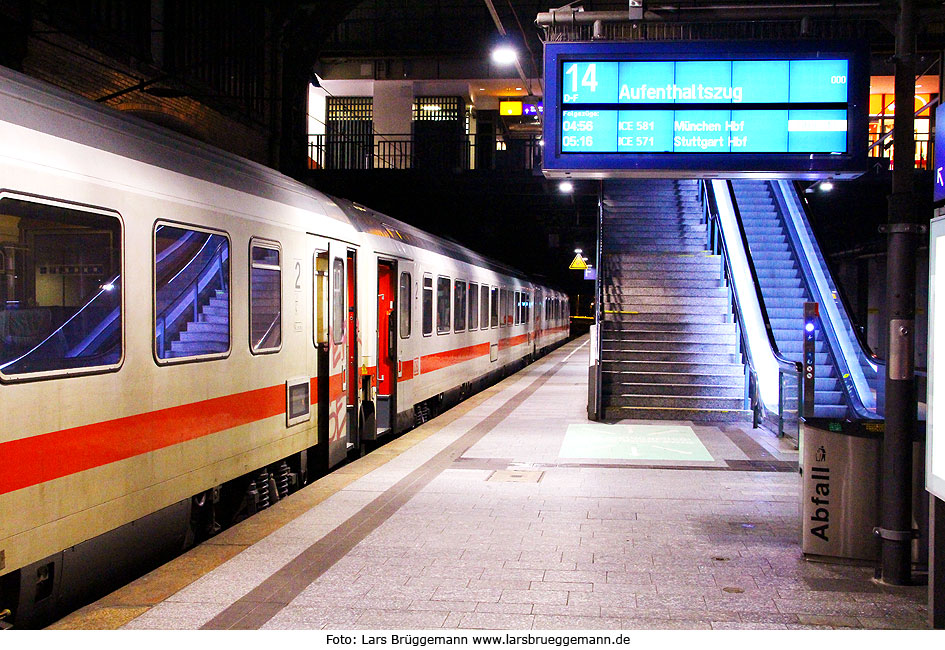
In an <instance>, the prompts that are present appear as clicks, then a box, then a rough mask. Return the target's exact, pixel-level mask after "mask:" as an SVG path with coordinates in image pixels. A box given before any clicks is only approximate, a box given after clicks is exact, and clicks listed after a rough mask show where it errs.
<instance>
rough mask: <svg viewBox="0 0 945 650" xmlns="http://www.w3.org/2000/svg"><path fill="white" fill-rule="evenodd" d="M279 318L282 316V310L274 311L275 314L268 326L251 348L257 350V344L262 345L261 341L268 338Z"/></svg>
mask: <svg viewBox="0 0 945 650" xmlns="http://www.w3.org/2000/svg"><path fill="white" fill-rule="evenodd" d="M281 318H282V311H281V310H280V311H279V312H278V313H276V315H275V316H273V318H272V322H271V323H269V327H267V328H266V331H265V332H264V333H263V335H262V337H261V338H260V339H259V340H258V341H256V343H255V344H254V345H253V350H259V346H261V345H262V342H263V341H265V340H266V339H267V338H269V335H270V334H272V330H273V328H274V327H275V326H276V323H278V322H279V320H280V319H281Z"/></svg>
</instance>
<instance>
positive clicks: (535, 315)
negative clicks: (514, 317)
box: [532, 287, 543, 354]
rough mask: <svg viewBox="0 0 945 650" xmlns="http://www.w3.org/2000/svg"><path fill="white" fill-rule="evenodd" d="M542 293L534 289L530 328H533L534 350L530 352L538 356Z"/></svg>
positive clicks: (539, 289) (538, 288) (537, 288)
mask: <svg viewBox="0 0 945 650" xmlns="http://www.w3.org/2000/svg"><path fill="white" fill-rule="evenodd" d="M542 298H543V296H542V292H541V288H540V287H535V291H534V296H533V298H532V327H534V328H535V337H534V338H533V339H532V340H533V341H534V344H535V345H534V348H533V349H532V351H533V352H534V353H535V354H538V349H539V348H540V347H541V310H542V306H543V300H542Z"/></svg>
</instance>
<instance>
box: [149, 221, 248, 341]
mask: <svg viewBox="0 0 945 650" xmlns="http://www.w3.org/2000/svg"><path fill="white" fill-rule="evenodd" d="M154 349H155V354H156V356H157V358H158V359H160V360H170V359H180V358H193V357H219V356H223V355H226V354H227V353H228V352H229V349H230V240H229V237H228V236H227V235H225V234H224V233H220V232H214V231H210V230H203V229H197V228H194V227H184V226H178V225H175V224H169V223H158V224H157V225H156V226H155V227H154Z"/></svg>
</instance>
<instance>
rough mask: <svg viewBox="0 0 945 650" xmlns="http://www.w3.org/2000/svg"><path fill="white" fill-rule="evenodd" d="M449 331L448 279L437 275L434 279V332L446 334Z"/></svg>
mask: <svg viewBox="0 0 945 650" xmlns="http://www.w3.org/2000/svg"><path fill="white" fill-rule="evenodd" d="M449 331H450V279H449V278H444V277H443V276H439V277H438V278H437V279H436V333H437V334H448V333H449Z"/></svg>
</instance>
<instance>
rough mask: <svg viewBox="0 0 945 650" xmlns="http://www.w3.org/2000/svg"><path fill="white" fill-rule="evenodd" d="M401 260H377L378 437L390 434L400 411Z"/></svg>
mask: <svg viewBox="0 0 945 650" xmlns="http://www.w3.org/2000/svg"><path fill="white" fill-rule="evenodd" d="M396 278H397V262H394V261H388V260H378V263H377V436H382V435H384V434H386V433H390V432H391V430H392V429H393V423H394V414H395V413H397V406H396V404H397V322H396V320H395V319H396V318H397V282H396Z"/></svg>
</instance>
